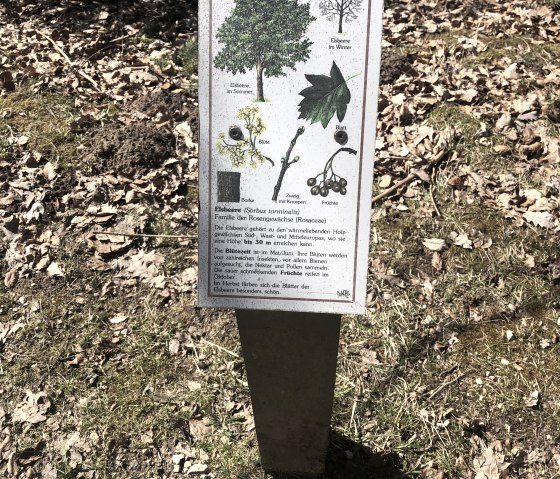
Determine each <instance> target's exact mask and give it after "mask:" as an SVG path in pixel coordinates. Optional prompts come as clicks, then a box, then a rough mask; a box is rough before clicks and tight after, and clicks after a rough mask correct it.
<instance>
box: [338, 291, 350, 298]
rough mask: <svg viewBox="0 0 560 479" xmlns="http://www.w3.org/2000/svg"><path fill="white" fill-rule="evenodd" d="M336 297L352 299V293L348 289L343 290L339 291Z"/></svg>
mask: <svg viewBox="0 0 560 479" xmlns="http://www.w3.org/2000/svg"><path fill="white" fill-rule="evenodd" d="M336 295H337V296H338V297H339V298H349V297H350V291H348V290H347V289H341V290H340V291H338V292H337V293H336Z"/></svg>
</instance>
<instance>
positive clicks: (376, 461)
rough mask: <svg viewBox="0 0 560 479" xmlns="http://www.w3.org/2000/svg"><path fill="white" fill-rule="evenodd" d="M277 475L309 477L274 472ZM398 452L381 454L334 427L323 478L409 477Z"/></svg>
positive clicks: (277, 478) (284, 478)
mask: <svg viewBox="0 0 560 479" xmlns="http://www.w3.org/2000/svg"><path fill="white" fill-rule="evenodd" d="M272 477H273V478H274V479H305V478H303V477H301V476H290V475H286V474H274V475H273V476H272ZM408 477H409V476H407V475H406V474H404V473H403V472H402V470H401V469H400V460H399V458H398V456H397V455H396V454H377V453H374V452H372V451H371V449H369V448H367V447H365V446H362V445H361V444H358V443H357V442H355V441H353V440H351V439H349V438H347V437H344V436H341V435H340V434H338V433H336V432H332V431H331V437H330V444H329V449H328V453H327V463H326V469H325V473H324V474H323V475H322V476H321V479H407V478H408Z"/></svg>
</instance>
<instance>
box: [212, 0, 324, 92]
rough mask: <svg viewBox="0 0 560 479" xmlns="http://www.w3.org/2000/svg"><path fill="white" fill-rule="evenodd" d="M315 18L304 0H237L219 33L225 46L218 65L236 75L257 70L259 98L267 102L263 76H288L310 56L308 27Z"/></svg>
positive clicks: (220, 39)
mask: <svg viewBox="0 0 560 479" xmlns="http://www.w3.org/2000/svg"><path fill="white" fill-rule="evenodd" d="M314 20H315V17H313V16H312V15H311V13H310V7H309V3H300V0H282V1H279V0H274V1H270V0H235V6H234V8H233V11H232V12H231V14H230V15H229V16H228V17H227V18H226V19H225V21H224V23H223V24H222V25H221V26H220V28H219V29H218V31H217V32H216V38H217V39H218V42H219V43H220V44H222V45H223V48H222V49H221V50H220V52H218V54H217V55H216V57H215V58H214V65H215V66H216V68H219V69H220V70H226V71H229V72H231V73H233V74H236V73H245V72H247V71H250V70H253V69H254V70H256V73H257V101H265V98H264V87H263V77H279V76H285V75H286V73H285V71H284V70H285V69H286V68H291V69H292V70H295V66H296V64H297V63H298V62H305V61H306V60H307V59H308V58H309V53H310V50H311V48H310V47H311V45H312V44H313V43H312V42H311V40H310V39H309V38H307V37H306V32H307V27H308V26H309V24H310V23H311V22H312V21H314Z"/></svg>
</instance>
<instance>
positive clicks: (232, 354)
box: [200, 338, 239, 358]
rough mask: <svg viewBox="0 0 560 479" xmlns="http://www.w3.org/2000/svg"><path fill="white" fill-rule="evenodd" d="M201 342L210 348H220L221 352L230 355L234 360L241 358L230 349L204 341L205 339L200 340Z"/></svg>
mask: <svg viewBox="0 0 560 479" xmlns="http://www.w3.org/2000/svg"><path fill="white" fill-rule="evenodd" d="M200 341H201V342H203V343H204V344H208V346H213V347H215V348H218V349H219V350H220V351H223V352H224V353H228V354H230V355H231V356H233V357H234V358H238V357H239V354H237V353H234V352H233V351H230V350H229V349H226V348H223V347H222V346H220V345H218V344H216V343H213V342H212V341H208V340H207V339H204V338H200Z"/></svg>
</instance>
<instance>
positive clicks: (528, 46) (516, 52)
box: [463, 35, 560, 68]
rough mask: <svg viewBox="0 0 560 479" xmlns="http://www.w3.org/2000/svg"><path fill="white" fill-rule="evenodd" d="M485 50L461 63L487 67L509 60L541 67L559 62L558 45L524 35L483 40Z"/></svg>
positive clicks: (531, 66) (530, 66)
mask: <svg viewBox="0 0 560 479" xmlns="http://www.w3.org/2000/svg"><path fill="white" fill-rule="evenodd" d="M482 40H483V41H486V46H487V48H486V50H484V51H483V52H481V53H479V54H477V55H473V56H469V57H468V58H466V59H465V60H464V61H463V64H464V65H465V66H467V67H471V68H472V67H475V66H476V65H481V64H482V65H487V64H492V63H495V62H497V61H500V60H501V59H502V58H509V59H510V60H511V61H512V62H517V63H522V64H523V65H525V66H526V67H529V68H535V67H543V66H545V65H547V64H550V65H556V64H557V63H558V61H559V60H560V45H559V44H556V43H550V42H544V43H541V41H539V40H537V39H535V38H533V37H531V36H524V35H508V36H504V37H501V38H492V39H484V38H482Z"/></svg>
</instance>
